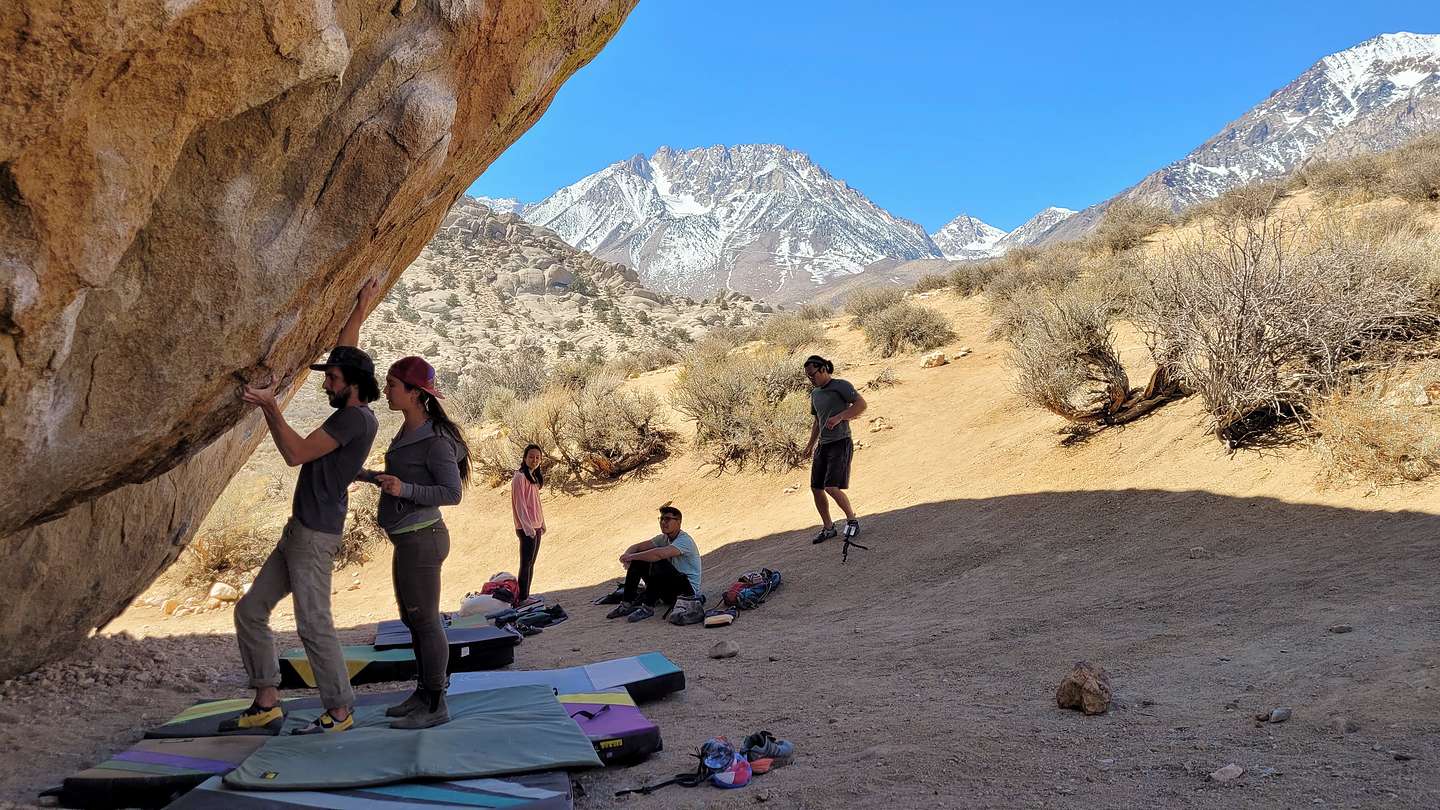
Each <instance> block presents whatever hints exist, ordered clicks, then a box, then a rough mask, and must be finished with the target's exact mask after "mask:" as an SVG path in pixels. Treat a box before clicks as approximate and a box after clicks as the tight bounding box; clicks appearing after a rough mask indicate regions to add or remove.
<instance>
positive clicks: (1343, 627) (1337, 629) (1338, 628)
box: [1330, 624, 1355, 633]
mask: <svg viewBox="0 0 1440 810" xmlns="http://www.w3.org/2000/svg"><path fill="white" fill-rule="evenodd" d="M1354 629H1355V628H1353V627H1351V626H1350V625H1348V624H1332V625H1330V632H1332V633H1348V632H1350V631H1351V630H1354Z"/></svg>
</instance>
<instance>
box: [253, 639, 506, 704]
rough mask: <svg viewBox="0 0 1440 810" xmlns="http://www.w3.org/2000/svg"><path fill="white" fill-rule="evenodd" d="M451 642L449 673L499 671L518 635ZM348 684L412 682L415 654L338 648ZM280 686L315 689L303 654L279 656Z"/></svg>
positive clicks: (374, 649) (308, 665)
mask: <svg viewBox="0 0 1440 810" xmlns="http://www.w3.org/2000/svg"><path fill="white" fill-rule="evenodd" d="M449 638H450V666H449V671H450V672H475V671H478V670H486V669H498V668H500V667H503V666H508V665H510V664H512V663H514V661H515V645H517V644H519V643H520V639H521V637H520V634H519V633H516V632H514V631H512V630H502V629H500V628H498V627H488V626H487V627H475V628H470V629H465V630H462V631H456V632H455V633H453V634H451V635H450V636H449ZM341 649H343V650H344V653H345V667H346V668H347V669H348V670H349V672H350V683H352V684H355V685H357V686H358V685H360V684H366V683H383V682H385V681H408V680H413V679H414V678H415V652H414V650H410V649H389V650H378V649H376V648H375V647H373V646H351V647H343V648H341ZM280 686H281V687H282V688H285V689H294V688H298V687H314V686H315V671H314V670H313V669H312V668H311V667H310V659H309V658H307V657H306V656H305V651H304V650H290V651H288V652H286V653H285V654H284V655H282V656H280Z"/></svg>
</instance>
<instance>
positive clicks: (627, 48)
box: [471, 0, 1440, 231]
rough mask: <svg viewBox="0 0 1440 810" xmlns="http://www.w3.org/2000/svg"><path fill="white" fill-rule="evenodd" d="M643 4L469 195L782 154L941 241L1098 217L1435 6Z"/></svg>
mask: <svg viewBox="0 0 1440 810" xmlns="http://www.w3.org/2000/svg"><path fill="white" fill-rule="evenodd" d="M976 5H977V6H978V7H976V8H968V6H970V4H967V3H960V2H953V1H952V2H913V1H912V2H905V0H897V2H895V3H889V4H886V3H875V2H850V0H827V1H826V2H814V1H813V0H768V2H759V1H758V0H728V2H723V3H711V2H691V0H641V2H640V4H639V6H637V7H636V9H635V11H634V12H632V13H631V15H630V18H629V20H628V21H627V22H626V23H625V25H624V27H623V28H622V29H621V30H620V33H619V34H618V35H617V36H616V37H615V39H614V40H612V41H611V43H610V45H609V46H607V47H606V48H605V50H603V51H602V52H601V53H600V55H599V56H597V57H596V58H595V60H594V61H593V62H591V63H590V64H589V65H588V66H586V67H585V68H582V69H581V71H580V72H579V73H578V74H576V75H575V76H574V77H573V78H571V79H570V81H569V82H568V83H566V85H565V86H564V87H563V88H561V90H560V93H559V95H558V96H557V97H556V99H555V102H554V104H552V105H551V107H550V109H549V111H548V112H547V113H546V114H545V116H544V117H543V118H541V119H540V121H539V122H538V123H537V124H536V125H535V126H534V128H532V129H531V130H530V131H529V132H527V133H526V134H525V135H524V136H523V137H522V138H521V139H520V140H519V141H518V142H517V143H516V144H515V145H514V146H512V147H511V148H510V149H509V151H507V152H506V153H505V154H504V155H502V156H501V157H500V159H499V160H497V161H496V162H495V163H494V164H493V165H492V166H491V167H490V168H489V170H488V171H486V173H485V174H484V175H483V176H482V177H481V178H480V179H479V180H478V181H476V183H475V184H474V185H473V186H472V187H471V193H473V194H483V195H488V196H496V197H518V198H519V199H521V200H523V201H525V202H534V201H537V200H539V199H541V198H543V197H545V196H546V195H548V194H550V193H551V192H552V191H554V190H556V189H558V188H560V187H562V186H565V185H568V184H570V183H573V182H575V181H576V180H578V179H580V178H581V177H584V176H585V175H587V174H590V173H591V172H594V171H597V170H598V169H601V168H603V167H604V166H606V165H608V164H610V163H614V162H615V161H617V160H622V159H624V158H626V157H629V156H630V155H633V154H636V153H645V154H650V153H652V152H654V151H655V149H656V148H658V147H660V146H662V145H667V146H671V147H674V148H691V147H697V146H710V145H713V144H725V145H734V144H738V143H780V144H784V145H785V146H788V147H790V148H792V149H798V150H800V151H803V152H806V153H808V154H809V155H810V156H811V157H812V158H813V159H814V160H815V161H816V162H817V163H819V164H820V165H821V166H822V167H824V168H825V169H826V170H827V171H829V172H830V173H831V174H833V175H835V176H836V177H839V178H841V179H843V180H845V181H846V182H848V183H849V184H850V185H851V186H854V187H855V188H858V189H859V190H860V191H862V192H864V193H865V194H866V195H867V196H869V197H870V198H871V199H872V200H874V201H875V202H876V203H878V204H879V205H881V206H883V207H885V208H887V209H889V210H890V211H892V212H894V213H895V214H898V215H900V216H903V217H907V218H910V219H913V220H915V221H916V222H919V223H920V224H921V225H924V226H925V228H926V229H927V230H931V231H933V230H935V229H936V228H938V227H939V226H940V225H942V224H944V223H945V222H946V221H948V220H949V219H951V218H952V217H954V216H955V215H956V214H957V213H960V212H961V211H964V212H967V213H970V214H972V215H974V216H977V217H980V218H981V219H983V220H985V221H987V222H989V223H991V224H993V225H995V226H997V227H1001V228H1005V229H1010V228H1013V227H1015V226H1016V225H1019V224H1020V223H1021V222H1023V221H1024V220H1026V219H1027V218H1029V217H1030V215H1031V214H1033V213H1034V212H1036V211H1038V210H1039V209H1041V208H1044V207H1045V206H1047V205H1061V206H1065V207H1068V208H1077V209H1078V208H1083V207H1084V206H1086V205H1089V204H1091V203H1094V202H1098V201H1100V200H1102V199H1105V198H1106V197H1109V196H1110V195H1112V194H1114V193H1115V192H1117V191H1119V190H1121V189H1122V188H1124V187H1126V186H1128V185H1130V184H1132V183H1134V182H1136V181H1137V180H1139V179H1140V178H1141V177H1143V176H1144V175H1145V174H1147V173H1149V172H1150V171H1153V170H1155V169H1157V168H1159V167H1161V166H1163V165H1165V164H1166V163H1169V162H1171V161H1173V160H1176V159H1178V158H1180V157H1182V156H1183V155H1184V154H1185V153H1186V152H1188V151H1190V150H1191V149H1192V148H1194V147H1195V146H1198V145H1199V144H1200V143H1201V142H1202V141H1204V140H1205V139H1206V138H1208V137H1209V136H1210V135H1212V134H1214V133H1215V132H1217V131H1219V130H1220V129H1221V128H1222V127H1223V126H1224V125H1225V124H1226V123H1228V122H1229V121H1231V120H1233V119H1235V118H1237V117H1238V116H1240V115H1241V114H1243V113H1244V112H1245V111H1246V110H1247V109H1249V108H1250V107H1252V106H1253V105H1255V104H1256V103H1258V102H1259V101H1261V100H1263V99H1264V98H1265V97H1266V96H1267V95H1269V94H1270V93H1271V92H1272V91H1274V90H1277V89H1279V88H1280V87H1282V86H1284V85H1285V84H1286V83H1288V82H1289V81H1290V80H1291V79H1293V78H1295V77H1296V76H1297V75H1299V74H1300V73H1301V72H1302V71H1304V70H1305V69H1306V68H1308V67H1309V66H1310V65H1312V64H1314V62H1315V61H1316V60H1318V59H1319V58H1320V57H1322V56H1324V55H1326V54H1328V53H1332V52H1334V51H1338V50H1343V49H1345V48H1348V47H1350V46H1352V45H1355V44H1358V43H1359V42H1361V41H1363V40H1366V39H1369V38H1370V37H1372V36H1375V35H1376V34H1380V33H1384V32H1394V31H1413V32H1417V33H1435V32H1436V31H1440V11H1437V6H1436V3H1435V0H1416V1H1415V2H1385V0H1378V2H1368V3H1360V2H1355V0H1348V1H1346V2H1334V1H1332V0H1305V1H1304V2H1295V1H1292V0H1283V1H1281V0H1264V1H1263V2H1259V3H1254V4H1241V5H1234V4H1231V5H1223V4H1222V5H1220V6H1216V5H1215V4H1210V3H1206V4H1200V3H1186V4H1171V3H1155V2H1153V0H1152V2H1146V3H1132V2H1124V3H1105V2H1101V3H1075V2H1057V0H1032V2H1005V3H995V4H988V3H987V4H984V5H983V6H980V5H979V4H976Z"/></svg>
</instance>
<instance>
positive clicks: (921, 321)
mask: <svg viewBox="0 0 1440 810" xmlns="http://www.w3.org/2000/svg"><path fill="white" fill-rule="evenodd" d="M860 328H861V330H863V331H864V333H865V345H867V346H869V347H870V348H871V349H873V350H875V351H876V352H879V354H880V356H881V357H894V356H895V355H897V354H903V353H905V352H914V351H921V352H923V351H929V350H931V349H934V348H936V347H938V346H943V345H945V344H946V343H949V342H950V341H952V340H954V339H955V330H953V329H951V328H950V321H949V320H948V319H947V318H946V317H945V316H944V315H942V314H941V313H939V312H937V311H935V310H933V309H931V308H930V307H924V306H920V305H919V304H912V303H910V302H908V301H902V302H901V303H898V304H895V305H893V306H889V307H886V308H885V309H881V310H879V311H876V312H873V313H871V314H869V315H868V316H866V318H865V319H864V320H862V321H861V323H860Z"/></svg>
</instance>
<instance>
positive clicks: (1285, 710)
mask: <svg viewBox="0 0 1440 810" xmlns="http://www.w3.org/2000/svg"><path fill="white" fill-rule="evenodd" d="M1291 714H1292V712H1291V710H1290V707H1289V706H1277V707H1275V708H1273V709H1271V710H1270V716H1269V718H1268V719H1269V720H1270V722H1272V723H1283V722H1285V721H1286V720H1289V719H1290V715H1291Z"/></svg>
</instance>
